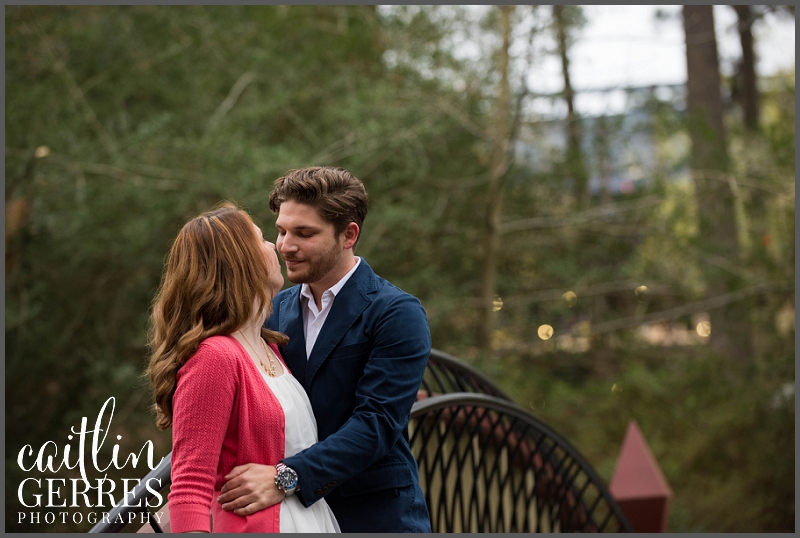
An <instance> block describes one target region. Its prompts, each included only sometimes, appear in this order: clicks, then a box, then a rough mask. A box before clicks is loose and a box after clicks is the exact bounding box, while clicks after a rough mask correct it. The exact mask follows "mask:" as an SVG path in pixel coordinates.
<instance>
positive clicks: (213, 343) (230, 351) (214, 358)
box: [186, 335, 242, 370]
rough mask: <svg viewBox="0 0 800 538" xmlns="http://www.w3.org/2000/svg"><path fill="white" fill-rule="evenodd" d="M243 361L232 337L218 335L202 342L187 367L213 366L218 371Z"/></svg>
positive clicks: (187, 362)
mask: <svg viewBox="0 0 800 538" xmlns="http://www.w3.org/2000/svg"><path fill="white" fill-rule="evenodd" d="M241 360H242V357H241V349H240V348H239V344H238V342H236V340H235V339H234V338H233V337H232V336H228V335H216V336H211V337H209V338H206V339H205V340H203V341H202V342H200V345H198V346H197V351H195V352H194V353H193V354H192V356H191V357H190V358H189V360H188V361H186V365H189V364H191V365H192V366H194V367H201V366H203V365H209V366H211V365H213V366H214V367H215V369H217V370H218V369H219V367H220V366H222V365H226V366H232V365H235V364H238V363H240V362H241Z"/></svg>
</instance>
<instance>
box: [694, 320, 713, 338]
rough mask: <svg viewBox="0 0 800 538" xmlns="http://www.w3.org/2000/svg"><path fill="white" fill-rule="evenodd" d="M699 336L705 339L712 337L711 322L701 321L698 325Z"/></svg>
mask: <svg viewBox="0 0 800 538" xmlns="http://www.w3.org/2000/svg"><path fill="white" fill-rule="evenodd" d="M696 330H697V334H699V335H700V336H702V337H703V338H708V337H709V336H711V322H709V321H701V322H700V323H698V324H697V329H696Z"/></svg>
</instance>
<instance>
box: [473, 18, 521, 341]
mask: <svg viewBox="0 0 800 538" xmlns="http://www.w3.org/2000/svg"><path fill="white" fill-rule="evenodd" d="M497 9H498V10H499V11H500V21H499V34H500V39H501V43H502V44H501V46H500V48H499V49H498V51H497V66H498V68H497V70H498V80H499V82H498V90H497V101H496V104H495V106H494V111H493V115H492V120H491V128H490V129H491V131H490V132H491V160H490V162H489V184H488V187H487V192H486V231H485V236H484V243H483V271H482V274H483V284H482V285H481V291H482V293H481V298H482V309H483V316H482V317H481V322H480V333H479V334H480V339H479V345H480V346H481V347H482V348H483V349H484V351H485V353H486V354H487V355H488V354H491V352H492V337H493V335H494V316H495V314H494V312H495V311H496V308H495V296H496V294H495V287H496V284H495V280H496V273H497V254H498V249H499V242H500V218H501V215H502V206H503V186H504V180H505V178H506V173H507V172H508V169H509V167H510V165H511V162H510V159H511V154H510V151H509V150H510V146H511V139H510V138H511V89H510V82H509V68H510V66H509V64H510V56H509V48H510V46H511V31H512V26H511V17H512V14H513V12H514V6H500V7H498V8H497Z"/></svg>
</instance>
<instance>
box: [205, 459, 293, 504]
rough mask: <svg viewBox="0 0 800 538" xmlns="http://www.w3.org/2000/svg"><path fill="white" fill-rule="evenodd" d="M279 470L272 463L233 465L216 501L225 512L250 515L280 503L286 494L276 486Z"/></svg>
mask: <svg viewBox="0 0 800 538" xmlns="http://www.w3.org/2000/svg"><path fill="white" fill-rule="evenodd" d="M277 474H278V470H277V469H275V467H274V466H272V465H259V464H256V463H248V464H246V465H239V466H238V467H234V468H233V469H232V470H231V472H230V473H228V475H227V476H226V477H225V480H226V482H225V485H224V486H222V490H221V491H222V495H220V496H219V497H218V498H217V502H218V503H220V504H221V505H222V509H223V510H225V511H226V512H230V511H231V510H233V513H234V514H236V515H239V516H249V515H250V514H253V513H255V512H258V511H259V510H263V509H264V508H269V507H270V506H273V505H276V504H278V503H279V502H281V501H282V500H283V499H284V497H286V494H285V493H284V492H283V491H281V490H279V489H278V486H276V485H275V475H277Z"/></svg>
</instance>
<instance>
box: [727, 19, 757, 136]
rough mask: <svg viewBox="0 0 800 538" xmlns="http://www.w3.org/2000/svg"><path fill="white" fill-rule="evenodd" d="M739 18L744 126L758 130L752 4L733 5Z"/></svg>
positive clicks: (740, 94) (741, 100)
mask: <svg viewBox="0 0 800 538" xmlns="http://www.w3.org/2000/svg"><path fill="white" fill-rule="evenodd" d="M733 9H735V10H736V15H737V16H738V18H739V24H738V29H739V41H740V42H741V44H742V59H741V63H740V68H739V74H738V75H739V83H740V84H741V91H740V93H739V99H740V102H741V105H742V113H743V115H744V126H745V127H746V128H747V130H748V131H757V130H758V114H759V110H758V109H759V103H758V101H759V99H758V88H757V87H756V59H755V53H754V52H753V31H752V28H753V12H752V10H751V9H750V6H739V5H737V6H733Z"/></svg>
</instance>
